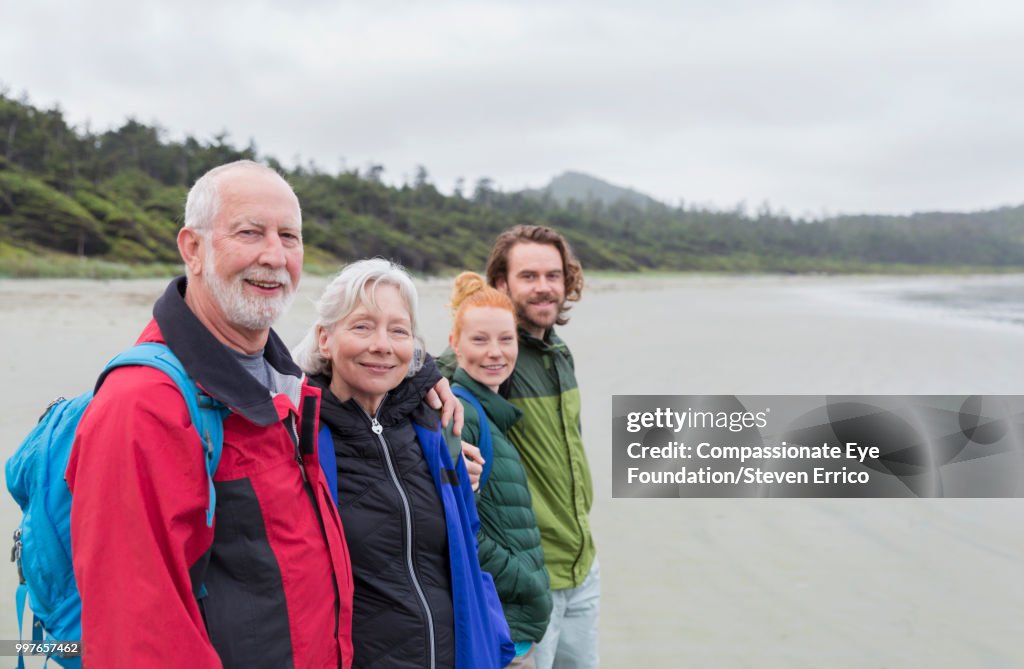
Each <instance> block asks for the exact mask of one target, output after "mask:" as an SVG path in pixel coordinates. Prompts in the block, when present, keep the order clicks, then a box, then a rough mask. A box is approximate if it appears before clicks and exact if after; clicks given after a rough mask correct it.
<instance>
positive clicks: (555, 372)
mask: <svg viewBox="0 0 1024 669" xmlns="http://www.w3.org/2000/svg"><path fill="white" fill-rule="evenodd" d="M453 361H454V355H453V354H452V353H451V351H450V350H448V351H445V353H444V355H442V356H441V357H440V358H439V359H438V360H437V365H438V368H439V369H440V370H441V373H442V374H444V375H445V376H450V374H451V371H450V370H452V369H454V364H453ZM506 389H507V392H506ZM502 393H503V395H505V396H506V397H507V398H508V400H509V401H510V402H511V403H512V404H514V405H516V406H517V407H519V408H520V409H521V410H522V412H523V418H522V419H521V420H520V421H519V422H517V423H516V424H515V425H513V426H512V428H511V429H510V430H509V435H508V436H509V439H511V441H512V443H514V444H515V445H516V449H517V450H518V452H519V457H520V459H521V460H522V462H523V467H524V468H525V469H526V474H527V477H528V478H529V481H530V494H531V495H532V497H533V510H534V513H535V514H536V515H537V526H538V527H539V528H540V535H541V544H542V545H543V547H544V562H545V564H546V565H547V568H548V574H549V575H550V577H551V588H552V589H554V590H563V589H565V588H575V587H579V585H580V584H582V583H583V579H585V578H586V577H587V574H588V573H589V572H590V567H591V565H592V564H593V562H594V555H595V553H596V551H595V549H594V539H593V537H592V536H591V533H590V507H591V504H592V503H593V498H594V488H593V483H592V482H591V479H590V465H589V463H588V462H587V455H586V453H585V452H584V450H583V437H582V435H581V432H580V391H579V388H578V387H577V385H576V372H575V366H574V363H573V359H572V354H571V353H570V352H569V348H568V347H567V346H566V345H565V342H563V341H562V340H561V339H560V338H559V337H558V335H556V334H555V332H554V330H553V329H552V330H548V332H547V336H546V337H545V340H543V341H542V340H540V339H537V338H536V337H534V336H532V335H530V334H529V333H527V332H526V331H525V330H522V329H520V330H519V359H518V360H517V361H516V369H515V371H514V372H513V373H512V376H511V377H510V378H509V380H508V381H507V382H506V384H505V386H503V387H502ZM467 441H468V440H467Z"/></svg>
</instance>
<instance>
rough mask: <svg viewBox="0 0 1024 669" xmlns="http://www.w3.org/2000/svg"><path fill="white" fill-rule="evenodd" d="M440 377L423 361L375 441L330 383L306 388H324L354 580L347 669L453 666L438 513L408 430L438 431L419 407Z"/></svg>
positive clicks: (391, 400) (361, 415)
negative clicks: (417, 427) (351, 656)
mask: <svg viewBox="0 0 1024 669" xmlns="http://www.w3.org/2000/svg"><path fill="white" fill-rule="evenodd" d="M440 378H441V377H440V374H438V373H437V370H436V368H435V367H434V365H433V363H428V364H427V366H426V367H424V369H423V370H421V371H420V373H419V374H417V375H416V376H415V377H414V378H412V379H406V380H405V381H403V382H402V383H401V384H400V385H399V386H398V387H397V388H395V389H394V390H392V391H391V392H390V393H389V394H388V395H387V397H385V399H384V401H383V402H382V403H381V405H380V408H379V409H378V411H377V415H376V416H375V418H376V420H377V422H378V423H379V424H380V426H381V428H382V433H381V434H380V435H379V436H378V435H376V434H374V432H373V429H372V428H373V423H372V419H371V417H370V416H368V415H367V413H366V412H365V411H364V410H363V408H362V407H360V406H359V405H358V404H357V403H356V402H355V401H354V400H349V401H347V402H340V401H339V400H338V398H337V397H335V396H334V394H333V393H332V392H331V391H330V388H329V385H330V379H329V378H327V377H323V376H321V377H315V378H313V379H311V380H310V381H311V383H312V384H313V385H316V386H319V387H320V388H321V389H322V390H323V399H322V400H321V405H320V419H321V421H322V422H323V423H324V424H325V425H327V426H329V427H330V429H331V433H332V436H333V438H334V449H335V453H336V455H337V460H338V508H339V511H340V512H341V519H342V523H343V525H344V528H345V538H346V540H347V541H348V547H349V553H350V554H351V557H352V575H353V578H354V581H355V593H354V601H353V613H352V640H353V645H354V660H353V664H352V666H353V669H355V668H383V667H387V668H388V669H402V668H405V667H409V668H410V669H411V668H415V669H424V668H429V667H437V668H438V669H441V668H443V667H454V666H455V629H454V624H455V623H454V617H453V610H452V595H451V572H450V568H449V558H448V536H447V531H446V529H445V516H444V509H443V508H442V506H441V500H440V499H439V498H438V496H437V491H436V489H435V487H434V482H433V479H432V478H431V475H430V470H429V469H428V467H427V463H426V461H425V460H424V459H423V454H422V451H421V449H420V445H419V442H418V441H417V439H416V432H415V431H414V430H413V427H412V421H413V420H417V422H419V423H420V424H425V425H433V424H436V422H437V414H436V413H435V412H433V411H432V410H431V409H429V408H428V407H426V405H424V404H423V403H422V402H423V396H424V395H425V394H426V392H427V390H428V389H429V388H430V387H431V386H433V385H434V383H436V382H437V380H438V379H440ZM431 639H433V646H434V653H433V658H431V653H430V645H431ZM432 659H433V662H432V661H431V660H432Z"/></svg>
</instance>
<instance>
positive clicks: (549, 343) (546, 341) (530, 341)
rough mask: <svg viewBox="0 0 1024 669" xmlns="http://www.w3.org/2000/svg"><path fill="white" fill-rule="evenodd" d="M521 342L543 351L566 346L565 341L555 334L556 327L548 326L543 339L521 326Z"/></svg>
mask: <svg viewBox="0 0 1024 669" xmlns="http://www.w3.org/2000/svg"><path fill="white" fill-rule="evenodd" d="M519 343H520V344H525V345H526V346H529V347H530V348H536V349H540V350H541V351H549V350H552V351H553V350H558V349H564V348H565V342H563V341H562V339H561V338H560V337H559V336H558V335H557V334H555V328H548V329H547V330H545V331H544V338H543V339H538V338H537V337H534V336H533V335H532V334H530V333H529V332H527V331H526V330H524V329H523V328H519Z"/></svg>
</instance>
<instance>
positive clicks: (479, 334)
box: [451, 307, 519, 392]
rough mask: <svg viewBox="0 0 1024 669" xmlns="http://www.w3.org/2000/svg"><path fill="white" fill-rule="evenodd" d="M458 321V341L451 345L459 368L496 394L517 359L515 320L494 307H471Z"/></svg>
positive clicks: (506, 312) (509, 314) (505, 312)
mask: <svg viewBox="0 0 1024 669" xmlns="http://www.w3.org/2000/svg"><path fill="white" fill-rule="evenodd" d="M462 318H463V320H462V329H461V330H460V332H459V339H458V341H452V342H451V345H452V350H453V351H455V357H456V359H457V360H458V362H459V367H461V368H462V369H464V370H465V371H466V373H467V374H469V375H470V376H471V377H472V378H473V379H474V380H475V381H477V382H478V383H481V384H483V385H485V386H487V387H488V388H490V389H491V390H493V391H495V392H497V390H498V386H500V385H501V384H502V383H503V382H504V381H505V379H507V378H508V377H509V376H510V375H511V374H512V370H513V369H515V366H516V358H517V357H518V356H519V341H518V339H517V336H516V319H515V317H514V316H513V315H512V312H511V311H508V310H507V309H500V308H498V307H473V308H470V309H467V310H466V312H465V313H464V314H463V317H462Z"/></svg>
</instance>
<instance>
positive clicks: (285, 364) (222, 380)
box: [153, 276, 302, 427]
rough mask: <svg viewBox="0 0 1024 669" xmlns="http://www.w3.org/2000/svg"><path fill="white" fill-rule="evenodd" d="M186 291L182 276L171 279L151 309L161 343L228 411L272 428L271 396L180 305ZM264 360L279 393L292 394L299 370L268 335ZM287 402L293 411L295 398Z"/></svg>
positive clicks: (298, 385)
mask: <svg viewBox="0 0 1024 669" xmlns="http://www.w3.org/2000/svg"><path fill="white" fill-rule="evenodd" d="M187 286H188V282H187V279H186V277H183V276H182V277H178V278H177V279H174V280H173V281H172V282H171V283H170V285H168V286H167V290H166V291H164V294H163V295H162V296H161V297H160V298H159V299H158V300H157V301H156V304H154V305H153V318H154V319H155V320H156V323H157V325H158V326H159V328H160V333H161V335H162V336H163V340H164V342H165V343H166V344H167V346H168V347H169V348H170V349H171V350H172V351H173V352H174V354H175V355H176V356H178V359H179V360H181V364H182V365H184V366H185V371H187V372H188V374H189V376H191V377H192V378H193V379H195V380H196V382H197V383H198V384H199V385H200V386H202V388H203V390H204V391H206V392H207V393H209V394H210V395H212V396H213V397H216V398H217V399H218V400H220V401H221V402H223V403H224V404H226V405H227V406H228V407H230V409H231V410H232V411H233V412H235V413H239V414H241V415H242V416H244V417H245V418H246V419H247V420H249V421H251V422H253V423H256V424H257V425H260V426H263V427H266V426H268V425H273V424H274V423H277V422H278V421H279V418H278V413H277V409H276V408H275V407H274V401H273V397H272V396H271V394H270V393H269V392H268V391H267V389H266V388H265V387H263V385H262V384H260V383H259V382H258V381H256V379H254V378H253V377H252V376H251V375H250V374H249V373H248V372H247V371H245V369H244V368H243V367H242V365H241V364H240V363H239V362H238V361H237V360H236V359H235V357H234V356H232V355H231V353H230V352H229V351H228V350H227V349H226V348H225V347H224V344H222V343H221V342H220V341H219V340H218V339H217V338H216V337H214V336H213V333H211V332H210V331H209V330H207V329H206V326H204V325H203V324H202V322H200V320H199V319H198V318H197V317H196V315H195V314H194V313H192V310H191V309H189V307H188V305H187V304H185V290H186V289H187ZM263 356H264V357H265V358H266V360H267V362H269V363H270V366H271V367H272V368H273V369H274V370H276V371H277V373H278V381H279V388H280V389H281V391H282V392H285V393H287V394H288V395H289V396H293V395H297V394H298V392H297V391H298V389H300V388H301V384H302V370H300V369H299V368H298V366H297V365H296V364H295V363H294V362H292V359H291V356H290V355H289V353H288V349H287V348H286V347H285V345H284V343H283V342H282V341H281V339H280V338H279V337H278V336H277V333H275V332H274V331H273V330H271V331H270V336H269V337H268V338H267V345H266V347H265V348H264V351H263ZM292 403H293V404H294V405H295V406H298V405H299V402H298V398H297V397H295V396H293V397H292Z"/></svg>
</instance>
